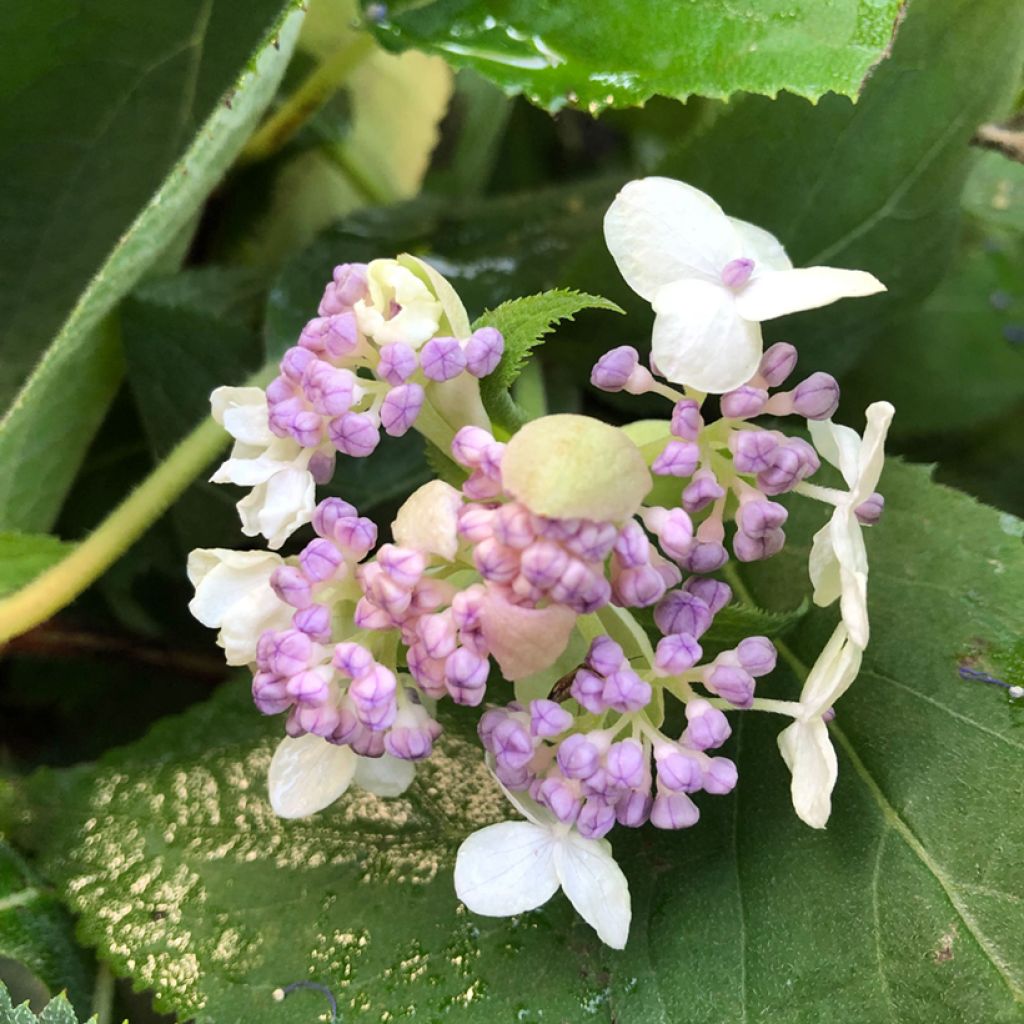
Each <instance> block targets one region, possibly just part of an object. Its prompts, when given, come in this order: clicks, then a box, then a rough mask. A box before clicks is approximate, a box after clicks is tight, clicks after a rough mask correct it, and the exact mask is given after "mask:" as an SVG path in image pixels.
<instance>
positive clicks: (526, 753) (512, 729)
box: [490, 715, 533, 768]
mask: <svg viewBox="0 0 1024 1024" xmlns="http://www.w3.org/2000/svg"><path fill="white" fill-rule="evenodd" d="M490 750H491V752H492V753H493V754H494V759H495V761H496V762H497V763H498V764H501V765H504V766H505V767H506V768H524V767H525V766H526V765H528V764H529V763H530V761H531V760H532V759H533V740H532V739H531V737H530V734H529V732H527V730H526V727H525V726H524V725H523V724H522V723H521V722H519V721H518V720H517V719H515V718H512V717H510V716H508V715H506V716H505V718H504V719H502V721H500V722H499V723H498V724H497V725H496V726H495V727H494V729H493V730H492V732H491V735H490Z"/></svg>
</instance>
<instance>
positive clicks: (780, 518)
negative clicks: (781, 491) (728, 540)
mask: <svg viewBox="0 0 1024 1024" xmlns="http://www.w3.org/2000/svg"><path fill="white" fill-rule="evenodd" d="M788 518H789V511H788V509H786V507H785V506H784V505H780V504H779V503H778V502H777V501H760V500H756V499H755V500H753V501H745V502H743V503H741V505H740V507H739V509H738V510H737V512H736V524H737V525H738V526H739V528H740V529H741V530H742V531H743V532H744V533H747V534H749V535H750V536H751V537H763V536H764V535H765V534H766V533H771V532H772V531H773V530H777V529H778V528H779V527H780V526H782V524H783V523H784V522H785V521H786V520H787V519H788Z"/></svg>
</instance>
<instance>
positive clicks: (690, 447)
mask: <svg viewBox="0 0 1024 1024" xmlns="http://www.w3.org/2000/svg"><path fill="white" fill-rule="evenodd" d="M699 462H700V448H699V447H698V446H697V445H696V443H694V442H693V441H669V443H668V444H667V445H665V449H664V451H662V453H661V454H660V455H659V456H658V457H657V458H656V459H655V460H654V462H653V464H652V465H651V472H652V473H654V474H655V475H656V476H679V477H685V476H692V475H693V472H694V470H696V468H697V465H698V463H699Z"/></svg>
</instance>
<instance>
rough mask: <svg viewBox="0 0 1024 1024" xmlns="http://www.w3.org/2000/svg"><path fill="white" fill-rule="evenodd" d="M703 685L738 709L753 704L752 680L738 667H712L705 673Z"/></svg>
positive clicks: (751, 677) (747, 673)
mask: <svg viewBox="0 0 1024 1024" xmlns="http://www.w3.org/2000/svg"><path fill="white" fill-rule="evenodd" d="M704 685H705V686H707V688H708V689H709V690H711V691H712V693H717V694H718V696H719V697H723V698H724V699H725V700H727V701H728V702H729V703H730V704H735V705H736V707H738V708H749V707H750V706H751V705H752V704H753V703H754V679H753V676H751V675H750V673H749V672H747V671H745V670H744V669H742V668H740V667H739V666H738V665H712V666H711V668H710V669H709V670H708V671H707V672H706V673H705V676H704Z"/></svg>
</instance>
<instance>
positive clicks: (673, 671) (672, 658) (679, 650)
mask: <svg viewBox="0 0 1024 1024" xmlns="http://www.w3.org/2000/svg"><path fill="white" fill-rule="evenodd" d="M703 653H704V652H703V651H702V650H701V646H700V644H699V643H697V641H696V640H695V639H694V638H693V637H692V636H690V635H689V633H672V634H671V635H669V636H666V637H662V638H661V640H659V641H658V649H657V650H656V651H655V653H654V667H655V668H656V669H657V670H658V671H659V672H662V673H664V674H665V675H669V676H677V675H679V674H680V673H682V672H686V671H687V670H688V669H691V668H693V666H694V665H696V664H697V662H698V661H700V659H701V656H702V655H703Z"/></svg>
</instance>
